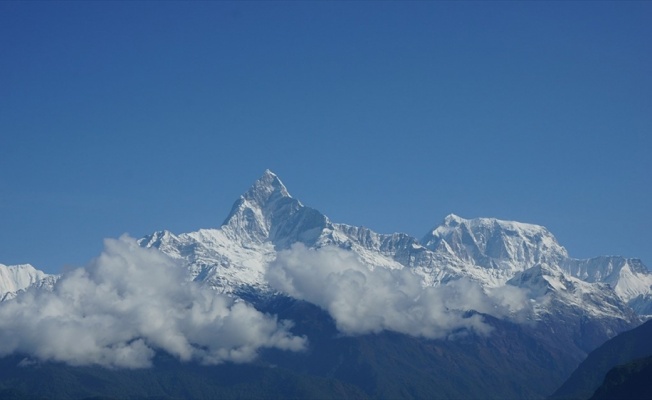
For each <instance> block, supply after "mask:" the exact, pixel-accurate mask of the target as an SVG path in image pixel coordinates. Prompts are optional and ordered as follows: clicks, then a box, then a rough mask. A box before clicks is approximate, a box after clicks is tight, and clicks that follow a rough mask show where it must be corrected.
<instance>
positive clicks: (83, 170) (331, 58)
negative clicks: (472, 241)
mask: <svg viewBox="0 0 652 400" xmlns="http://www.w3.org/2000/svg"><path fill="white" fill-rule="evenodd" d="M651 20H652V3H651V2H585V1H582V2H513V1H509V2H372V1H364V2H332V3H331V2H244V3H235V2H233V3H230V2H178V3H177V2H143V3H134V2H32V1H30V2H6V1H4V2H0V263H3V264H16V263H32V264H33V265H35V266H36V267H38V268H41V269H44V270H45V271H47V272H59V271H61V270H62V269H63V268H67V267H70V266H81V265H84V264H86V263H87V262H88V261H89V260H90V259H91V258H93V257H95V256H96V255H98V254H99V252H100V250H101V248H102V239H103V238H105V237H111V238H115V237H118V236H119V235H120V234H122V233H125V232H127V233H129V234H131V235H132V236H134V237H140V236H143V235H146V234H149V233H151V232H153V231H156V230H160V229H169V230H171V231H173V232H175V233H182V232H189V231H193V230H197V229H199V228H210V227H218V226H219V225H220V224H221V223H222V221H223V219H224V218H225V217H226V216H227V214H228V213H229V211H230V208H231V205H232V204H233V202H234V201H235V200H236V199H237V198H238V196H239V195H240V194H242V193H243V192H244V191H246V190H247V189H248V187H249V186H250V185H251V184H252V183H253V181H254V180H256V179H257V178H258V177H259V176H260V175H262V173H263V172H264V170H265V169H266V168H269V169H271V170H272V171H274V172H276V173H277V174H278V175H279V177H280V178H281V179H282V180H283V182H284V183H285V184H286V186H287V187H288V189H289V191H290V193H291V194H292V195H293V196H294V197H296V198H298V199H299V200H301V201H302V202H303V203H304V204H306V205H308V206H311V207H314V208H316V209H318V210H320V211H321V212H323V213H324V214H326V215H328V216H329V217H330V218H331V220H333V221H335V222H345V223H349V224H354V225H364V226H367V227H370V228H372V229H374V230H376V231H378V232H382V233H391V232H395V231H400V232H407V233H409V234H412V235H414V236H416V237H421V236H422V235H424V234H425V233H426V232H427V231H428V230H429V229H431V228H432V227H434V226H436V225H437V224H439V223H440V222H441V221H442V220H443V218H444V217H445V216H446V215H447V214H449V213H455V214H457V215H460V216H462V217H465V218H473V217H497V218H501V219H508V220H518V221H522V222H529V223H536V224H540V225H544V226H546V227H548V228H549V229H550V231H551V232H553V233H554V234H555V235H556V236H557V238H558V240H559V241H560V243H561V244H562V245H564V246H565V247H566V248H567V249H568V251H569V253H570V254H571V256H575V257H591V256H598V255H608V254H620V255H625V256H630V257H638V258H642V259H643V261H644V262H645V263H646V264H647V265H648V267H651V266H652V211H651V208H650V207H651V205H652V161H651V153H652V24H651V23H650V21H651Z"/></svg>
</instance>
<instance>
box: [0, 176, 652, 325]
mask: <svg viewBox="0 0 652 400" xmlns="http://www.w3.org/2000/svg"><path fill="white" fill-rule="evenodd" d="M294 243H302V244H304V245H305V246H307V247H309V248H321V247H325V246H337V247H339V248H342V249H347V250H350V251H352V252H353V253H354V254H355V255H356V256H357V258H358V259H359V260H360V261H361V262H362V263H364V264H365V265H367V266H368V267H369V268H370V269H375V268H387V269H405V268H408V269H409V270H410V271H411V272H413V273H414V274H415V275H417V276H418V277H419V278H420V279H421V282H422V285H423V286H438V285H442V284H445V283H447V282H449V281H454V280H457V279H460V278H466V279H470V280H472V281H474V282H477V283H479V284H480V285H481V286H482V287H484V288H487V289H489V288H495V287H499V286H503V285H512V286H516V287H520V288H523V289H525V290H527V291H528V293H529V297H530V299H531V301H532V302H533V304H535V307H534V309H535V310H536V312H537V315H539V316H540V317H541V316H543V315H546V313H547V314H550V313H551V312H552V311H550V307H552V304H558V305H559V304H566V305H568V306H572V307H575V308H580V309H582V310H583V312H585V313H588V314H590V315H594V316H596V317H604V316H609V317H610V318H616V319H622V320H624V321H628V323H637V321H635V319H636V318H635V316H634V315H633V314H632V313H631V310H630V309H629V307H627V305H626V304H628V305H629V306H631V307H632V308H633V309H634V310H635V311H636V312H637V313H639V314H649V313H651V310H652V289H651V286H652V274H651V273H650V272H649V271H648V270H647V268H646V267H645V266H644V265H643V264H642V263H641V262H640V260H636V259H627V258H622V257H597V258H592V259H589V260H578V259H573V258H571V257H569V255H568V252H567V251H566V249H565V248H564V247H563V246H561V245H560V244H559V243H558V242H557V240H556V239H555V237H554V236H553V235H552V234H551V233H550V232H549V231H548V230H547V229H546V228H544V227H542V226H538V225H533V224H525V223H520V222H511V221H501V220H497V219H493V218H477V219H464V218H461V217H459V216H456V215H453V214H451V215H449V216H447V217H446V218H445V219H444V221H443V222H442V224H440V225H439V226H437V227H435V228H434V229H432V230H431V231H430V232H428V233H427V234H426V235H425V236H424V237H423V238H422V239H421V240H417V239H416V238H413V237H411V236H409V235H407V234H403V233H394V234H380V233H376V232H374V231H372V230H370V229H368V228H365V227H355V226H350V225H346V224H341V223H333V222H331V221H330V220H329V219H328V217H326V216H325V215H323V214H321V213H320V212H319V211H317V210H315V209H313V208H310V207H306V206H305V205H303V204H302V203H301V202H300V201H299V200H297V199H295V198H293V197H292V196H291V195H290V193H289V192H288V190H287V188H286V187H285V186H284V185H283V183H282V182H281V180H280V179H279V178H278V176H276V175H275V174H274V173H273V172H271V171H269V170H267V171H265V173H264V174H263V175H262V177H261V178H260V179H258V180H257V181H256V182H255V183H254V184H253V185H252V187H251V188H250V189H249V190H248V191H247V192H246V193H244V194H243V195H242V196H240V198H239V199H238V200H237V201H236V202H235V204H234V205H233V208H232V210H231V212H230V213H229V215H228V216H227V218H226V219H225V220H224V222H223V223H222V225H221V226H220V227H219V228H212V229H200V230H198V231H196V232H190V233H182V234H178V235H177V234H174V233H172V232H169V231H160V232H155V233H153V234H151V235H149V236H146V237H144V238H142V239H140V240H139V244H140V245H141V246H143V247H154V248H157V249H159V250H160V251H162V252H164V253H166V254H167V255H169V256H170V257H172V258H175V259H177V260H179V262H180V263H181V264H183V265H184V266H185V267H186V268H187V269H188V270H189V271H190V274H189V279H192V280H195V281H197V282H201V283H203V284H205V285H207V286H210V287H212V288H213V289H215V290H218V291H220V292H225V293H229V294H233V295H236V296H237V295H241V294H245V293H249V294H251V293H255V294H257V295H260V294H266V295H268V294H271V293H272V292H273V290H272V288H271V287H270V286H269V284H268V282H267V280H266V276H265V274H266V271H267V266H268V265H269V263H270V262H272V261H273V260H274V259H276V257H277V253H278V251H280V250H283V249H287V248H289V247H290V246H291V245H292V244H294ZM12 268H14V269H7V267H4V269H0V273H2V274H3V275H0V277H3V282H8V283H3V285H4V286H0V290H1V293H3V297H5V298H11V297H13V296H14V294H13V293H15V292H17V291H18V290H22V289H24V288H26V287H28V286H30V285H34V284H37V282H40V281H43V279H44V278H48V279H49V281H52V282H53V281H54V280H56V277H46V276H45V274H43V273H41V272H40V271H37V270H35V269H33V268H32V267H28V266H22V267H12ZM2 271H14V272H12V273H13V274H14V275H12V276H15V278H12V279H7V278H4V276H6V275H7V276H8V274H9V272H2ZM18 271H21V272H18ZM47 281H48V280H46V281H45V282H47ZM0 283H2V282H0ZM553 300H554V301H553Z"/></svg>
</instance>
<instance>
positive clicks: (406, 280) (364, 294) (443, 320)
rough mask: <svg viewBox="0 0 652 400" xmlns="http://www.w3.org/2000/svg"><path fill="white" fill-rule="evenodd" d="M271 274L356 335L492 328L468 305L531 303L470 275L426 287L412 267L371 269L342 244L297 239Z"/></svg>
mask: <svg viewBox="0 0 652 400" xmlns="http://www.w3.org/2000/svg"><path fill="white" fill-rule="evenodd" d="M267 278H268V280H269V282H270V284H271V285H272V286H273V287H274V288H276V289H277V290H280V291H282V292H285V293H287V294H289V295H290V296H292V297H295V298H298V299H302V300H306V301H309V302H311V303H313V304H316V305H318V306H320V307H322V308H323V309H325V310H327V311H328V312H329V313H330V315H331V316H332V317H333V319H334V320H335V323H336V324H337V327H338V329H339V330H340V331H341V332H343V333H345V334H350V335H357V334H365V333H371V332H380V331H382V330H391V331H395V332H401V333H405V334H408V335H413V336H423V337H427V338H442V337H446V336H448V335H450V334H451V333H453V332H454V331H456V330H458V329H469V330H473V331H475V332H478V333H480V334H487V333H489V332H490V330H491V327H490V326H489V325H488V324H486V323H485V322H484V320H483V317H482V316H481V315H479V314H477V313H467V311H470V310H475V311H478V312H480V313H484V314H490V315H494V316H497V317H500V318H504V317H507V316H510V315H511V316H514V315H516V314H518V313H520V312H523V311H524V308H525V307H527V305H528V301H527V298H526V296H525V293H524V292H523V291H522V290H520V289H518V288H515V287H507V286H505V287H502V288H496V289H491V290H488V291H485V290H483V289H482V288H481V287H480V286H479V285H478V284H477V283H475V282H472V281H470V280H465V279H461V280H456V281H452V282H450V283H448V284H447V285H444V286H438V287H423V286H422V285H421V281H420V279H419V277H417V276H416V275H414V274H413V273H412V272H411V271H410V270H409V269H407V268H405V269H401V270H390V269H385V268H375V269H373V270H370V269H369V268H368V267H366V266H365V265H363V264H362V263H361V262H360V261H359V260H358V259H357V257H356V255H355V254H354V253H353V252H351V251H346V250H342V249H340V248H337V247H325V248H321V249H317V250H315V249H308V248H306V247H305V246H303V245H301V244H296V245H294V246H292V248H290V249H289V250H285V251H282V252H280V253H279V254H278V257H277V259H276V260H275V261H274V262H273V263H271V264H270V267H269V270H268V273H267Z"/></svg>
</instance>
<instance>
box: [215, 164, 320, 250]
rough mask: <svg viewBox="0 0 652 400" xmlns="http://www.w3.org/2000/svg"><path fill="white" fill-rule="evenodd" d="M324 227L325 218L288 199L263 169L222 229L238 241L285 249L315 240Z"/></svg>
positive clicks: (267, 171) (278, 183)
mask: <svg viewBox="0 0 652 400" xmlns="http://www.w3.org/2000/svg"><path fill="white" fill-rule="evenodd" d="M327 224H328V219H327V218H326V217H325V216H324V215H322V214H321V213H319V212H318V211H317V210H314V209H312V208H309V207H305V206H304V205H303V204H301V202H300V201H299V200H296V199H294V198H293V197H292V196H290V193H288V191H287V189H286V187H285V185H283V182H281V180H280V179H279V178H278V176H276V174H274V173H273V172H272V171H270V170H265V172H264V173H263V175H262V176H261V177H260V178H259V179H258V180H257V181H256V182H254V184H253V185H252V186H251V188H249V190H248V191H247V192H246V193H245V194H243V195H242V196H240V198H239V199H238V200H237V201H236V202H235V204H233V208H232V209H231V213H229V216H228V217H227V218H226V220H225V221H224V223H223V224H222V228H223V229H224V231H225V232H226V233H227V234H229V235H230V236H232V237H233V238H236V239H238V240H243V241H245V242H246V241H253V242H255V243H263V242H266V241H271V242H273V243H274V244H275V245H280V246H281V247H284V246H289V245H290V244H291V243H293V242H296V241H299V242H306V243H310V242H312V241H314V240H316V238H317V237H318V236H319V235H320V233H321V231H322V230H323V229H324V227H325V226H326V225H327Z"/></svg>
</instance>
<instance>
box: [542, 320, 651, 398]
mask: <svg viewBox="0 0 652 400" xmlns="http://www.w3.org/2000/svg"><path fill="white" fill-rule="evenodd" d="M648 356H652V321H648V322H646V323H644V324H643V325H641V326H639V327H637V328H634V329H632V330H630V331H627V332H623V333H621V334H620V335H618V336H616V337H614V338H613V339H611V340H609V341H607V342H606V343H604V344H603V345H602V346H600V347H598V348H597V349H596V350H594V351H592V352H591V353H590V354H589V355H588V357H587V358H586V360H584V361H583V362H582V363H581V364H580V366H579V367H577V369H576V370H575V371H574V372H573V374H572V375H571V376H570V378H569V379H568V380H567V381H566V382H565V383H564V384H563V385H562V386H561V387H560V388H559V389H558V390H557V391H556V392H555V393H554V395H553V396H552V397H551V398H552V399H588V398H589V397H591V395H592V394H593V393H594V392H595V390H596V389H597V388H598V387H599V386H600V385H601V384H602V382H603V380H604V378H605V375H606V374H607V372H608V371H609V370H610V369H612V368H614V367H616V366H618V365H622V364H626V363H629V362H631V361H632V360H635V359H638V358H642V357H648Z"/></svg>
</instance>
